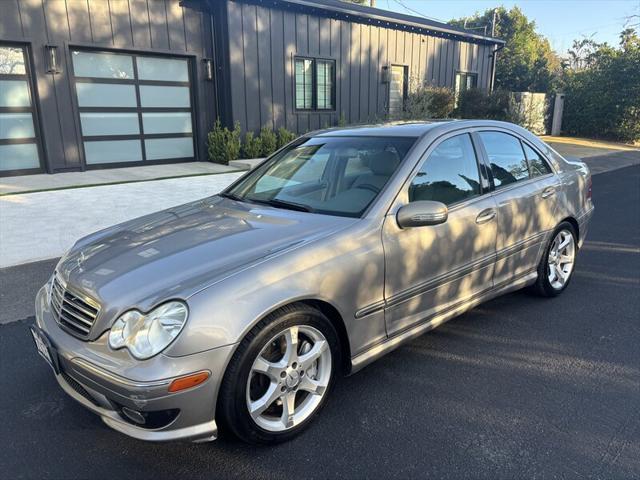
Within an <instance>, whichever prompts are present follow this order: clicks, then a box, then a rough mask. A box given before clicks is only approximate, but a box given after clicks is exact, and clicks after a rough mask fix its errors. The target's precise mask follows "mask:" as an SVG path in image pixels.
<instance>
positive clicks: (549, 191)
mask: <svg viewBox="0 0 640 480" xmlns="http://www.w3.org/2000/svg"><path fill="white" fill-rule="evenodd" d="M555 194H556V189H555V187H547V188H545V189H544V190H543V191H542V198H549V197H550V196H552V195H555Z"/></svg>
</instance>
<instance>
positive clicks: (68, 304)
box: [51, 275, 99, 338]
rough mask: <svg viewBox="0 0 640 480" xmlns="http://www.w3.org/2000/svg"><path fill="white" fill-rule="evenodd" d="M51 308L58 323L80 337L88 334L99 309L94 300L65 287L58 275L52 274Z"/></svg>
mask: <svg viewBox="0 0 640 480" xmlns="http://www.w3.org/2000/svg"><path fill="white" fill-rule="evenodd" d="M51 308H52V310H53V313H54V314H55V316H56V320H57V321H58V323H59V324H60V325H62V326H63V327H66V328H67V330H68V331H70V332H71V333H73V334H74V335H76V336H78V337H82V338H86V337H87V336H88V335H89V332H90V331H91V327H92V326H93V322H95V320H96V317H97V316H98V311H99V308H98V306H97V304H95V302H93V301H91V300H89V299H87V298H84V297H80V296H79V295H77V294H74V293H72V292H70V291H69V290H68V289H67V288H65V287H64V284H63V283H62V281H61V280H60V279H59V278H58V275H55V276H54V278H53V284H52V287H51Z"/></svg>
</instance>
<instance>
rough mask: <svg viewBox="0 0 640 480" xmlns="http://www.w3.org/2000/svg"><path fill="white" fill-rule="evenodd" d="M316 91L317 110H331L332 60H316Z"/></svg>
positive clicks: (332, 106)
mask: <svg viewBox="0 0 640 480" xmlns="http://www.w3.org/2000/svg"><path fill="white" fill-rule="evenodd" d="M316 79H317V80H316V91H317V95H318V100H317V102H318V103H317V108H318V110H333V108H334V105H333V61H332V60H318V61H317V62H316Z"/></svg>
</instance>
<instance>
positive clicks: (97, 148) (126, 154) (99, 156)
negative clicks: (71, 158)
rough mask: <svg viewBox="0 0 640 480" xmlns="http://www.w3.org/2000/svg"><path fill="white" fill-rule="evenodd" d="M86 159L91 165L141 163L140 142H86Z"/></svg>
mask: <svg viewBox="0 0 640 480" xmlns="http://www.w3.org/2000/svg"><path fill="white" fill-rule="evenodd" d="M84 154H85V159H86V161H87V163H88V164H89V165H95V164H100V163H120V162H140V161H141V160H142V147H141V145H140V140H103V141H99V142H84Z"/></svg>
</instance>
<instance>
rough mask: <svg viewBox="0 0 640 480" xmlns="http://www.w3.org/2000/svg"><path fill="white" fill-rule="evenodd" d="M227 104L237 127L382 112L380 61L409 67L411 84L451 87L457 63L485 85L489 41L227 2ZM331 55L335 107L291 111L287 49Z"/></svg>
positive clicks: (297, 127)
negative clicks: (476, 75)
mask: <svg viewBox="0 0 640 480" xmlns="http://www.w3.org/2000/svg"><path fill="white" fill-rule="evenodd" d="M227 12H228V26H229V57H230V58H229V60H230V77H231V80H230V84H231V108H232V112H233V118H234V120H237V121H239V122H240V125H241V127H242V129H243V130H257V129H259V128H260V127H262V126H270V127H273V128H278V127H280V126H286V127H287V128H289V129H291V130H294V131H298V132H305V131H307V130H313V129H317V128H322V127H324V126H331V125H335V124H336V123H337V122H338V119H339V117H340V116H341V115H342V116H343V117H344V118H345V120H346V121H347V122H348V123H357V122H366V121H374V120H376V119H382V118H384V117H385V115H386V108H387V89H388V85H387V84H383V83H381V69H382V66H383V65H388V64H399V65H407V66H408V67H409V77H410V83H411V84H418V83H425V82H426V83H429V84H431V85H437V86H447V87H453V84H454V80H455V72H456V71H468V72H475V73H478V86H479V87H480V88H488V87H489V79H490V72H491V66H490V63H491V62H490V57H489V55H490V53H491V48H492V47H491V46H490V45H485V44H482V45H481V44H474V43H469V42H463V41H459V40H455V39H452V38H438V37H432V36H428V35H422V34H419V33H413V32H406V31H400V30H395V29H391V28H384V27H379V26H374V25H367V24H360V23H355V22H349V21H343V20H339V19H335V18H323V17H319V16H314V15H308V14H304V13H299V12H293V11H288V10H287V11H285V10H281V9H275V8H267V7H263V6H260V5H255V4H252V3H244V2H229V1H228V2H227ZM295 55H308V56H312V57H327V58H332V59H335V60H336V83H337V88H336V104H337V108H336V111H335V112H332V113H327V112H318V113H316V112H312V113H309V112H296V111H295V109H294V84H293V57H294V56H295Z"/></svg>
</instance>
